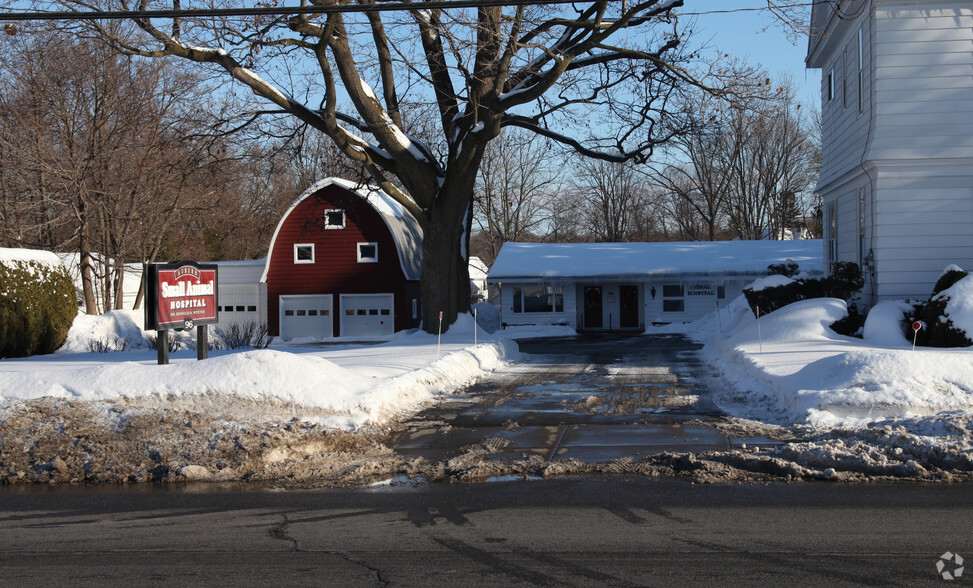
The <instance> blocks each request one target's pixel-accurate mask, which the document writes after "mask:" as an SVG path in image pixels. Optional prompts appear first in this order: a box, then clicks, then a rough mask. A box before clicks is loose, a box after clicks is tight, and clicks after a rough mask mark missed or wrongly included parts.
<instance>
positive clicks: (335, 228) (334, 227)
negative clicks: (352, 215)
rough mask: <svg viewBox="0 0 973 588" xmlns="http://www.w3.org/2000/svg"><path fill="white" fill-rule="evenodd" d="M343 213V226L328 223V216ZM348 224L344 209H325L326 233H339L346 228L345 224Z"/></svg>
mask: <svg viewBox="0 0 973 588" xmlns="http://www.w3.org/2000/svg"><path fill="white" fill-rule="evenodd" d="M336 212H338V213H341V224H340V225H332V224H330V223H329V222H328V215H329V214H334V213H336ZM346 222H347V216H346V215H345V209H344V208H325V209H324V230H326V231H338V230H341V229H343V228H345V223H346Z"/></svg>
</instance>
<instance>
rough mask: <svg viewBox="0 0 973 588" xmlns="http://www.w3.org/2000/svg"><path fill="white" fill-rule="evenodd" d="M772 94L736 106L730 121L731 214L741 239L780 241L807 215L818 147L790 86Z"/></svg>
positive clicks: (816, 173)
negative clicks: (734, 151)
mask: <svg viewBox="0 0 973 588" xmlns="http://www.w3.org/2000/svg"><path fill="white" fill-rule="evenodd" d="M773 92H774V94H773V96H772V97H771V98H769V99H767V100H766V101H759V102H753V103H751V104H750V105H749V107H748V108H741V109H737V110H735V111H734V117H733V119H732V121H731V124H732V127H731V132H732V133H733V134H734V135H735V136H736V137H738V138H739V143H740V150H739V154H738V156H737V158H736V160H735V162H734V164H733V183H732V185H731V187H730V192H729V217H730V225H731V228H732V229H733V230H734V232H735V233H736V234H737V235H738V236H739V237H740V238H741V239H768V238H769V239H783V238H785V236H786V232H787V231H788V230H789V229H791V228H792V227H794V226H795V224H798V220H799V219H801V218H803V217H805V216H807V215H809V214H810V208H811V194H810V192H811V190H812V188H813V185H814V182H815V180H816V179H817V176H818V161H819V158H820V157H819V155H818V152H819V151H820V147H819V145H818V144H817V143H816V142H815V141H814V134H813V131H812V130H811V129H810V128H809V126H808V122H807V120H806V117H804V116H803V113H802V112H801V109H800V106H799V105H796V104H795V102H794V100H793V92H792V91H791V90H790V86H789V84H786V83H785V84H781V85H777V86H776V87H774V89H773Z"/></svg>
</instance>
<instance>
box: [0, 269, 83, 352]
mask: <svg viewBox="0 0 973 588" xmlns="http://www.w3.org/2000/svg"><path fill="white" fill-rule="evenodd" d="M77 314H78V301H77V298H76V294H75V289H74V285H73V284H72V282H71V278H70V277H69V276H68V272H67V270H66V269H64V266H63V265H52V264H48V263H44V262H41V261H34V260H7V261H4V262H2V263H0V359H2V358H6V357H26V356H28V355H37V354H44V353H51V352H53V351H54V350H56V349H57V348H58V347H60V346H61V345H62V344H63V343H64V340H65V339H66V338H67V336H68V330H69V329H70V328H71V324H72V323H73V322H74V318H75V316H77Z"/></svg>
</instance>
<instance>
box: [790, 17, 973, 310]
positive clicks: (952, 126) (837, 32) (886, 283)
mask: <svg viewBox="0 0 973 588" xmlns="http://www.w3.org/2000/svg"><path fill="white" fill-rule="evenodd" d="M811 24H812V35H811V39H810V42H809V46H808V55H807V62H806V64H807V67H808V68H812V69H820V70H822V76H821V78H822V94H821V111H822V112H821V119H822V137H821V138H822V147H823V153H822V167H821V177H820V181H819V183H818V187H817V192H818V193H819V194H820V195H821V196H822V198H823V204H824V232H825V234H824V251H825V257H826V260H827V261H829V262H835V261H853V262H856V263H858V264H860V265H861V266H862V268H863V270H864V274H865V277H866V286H865V290H864V293H863V294H864V300H865V302H866V303H875V302H878V301H879V300H883V299H890V298H920V297H928V296H929V294H930V292H931V290H932V286H933V284H934V283H935V281H936V280H937V278H938V277H939V275H940V274H941V273H942V271H943V269H944V268H945V267H946V266H947V265H949V264H957V265H959V266H961V267H963V268H964V269H968V270H970V269H973V3H971V2H970V1H969V0H921V1H917V0H838V1H836V2H816V3H814V8H813V13H812V23H811Z"/></svg>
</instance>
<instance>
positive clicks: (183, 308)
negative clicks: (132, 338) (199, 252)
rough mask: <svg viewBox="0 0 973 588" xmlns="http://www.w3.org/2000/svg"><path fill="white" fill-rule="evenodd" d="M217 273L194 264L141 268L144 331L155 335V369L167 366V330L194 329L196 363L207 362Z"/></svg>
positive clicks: (216, 318)
mask: <svg viewBox="0 0 973 588" xmlns="http://www.w3.org/2000/svg"><path fill="white" fill-rule="evenodd" d="M217 270H218V268H217V266H216V265H215V264H199V263H196V262H195V261H173V262H170V263H148V264H145V270H144V271H145V292H146V296H145V330H147V331H149V330H155V331H158V333H159V336H158V339H157V340H156V341H157V343H156V346H157V349H158V352H159V365H165V364H167V363H169V329H175V330H177V331H180V330H183V329H186V330H192V328H193V327H196V359H206V358H207V356H208V343H209V331H208V325H212V324H215V323H217V322H218V321H219V316H218V312H217V308H218V307H219V300H218V292H219V289H218V288H217Z"/></svg>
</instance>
